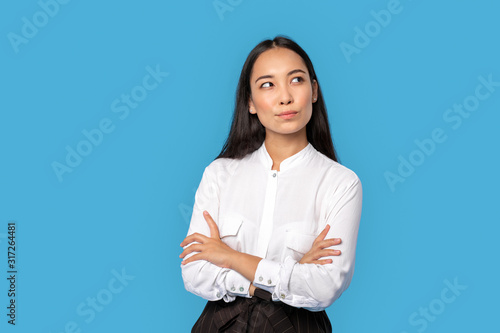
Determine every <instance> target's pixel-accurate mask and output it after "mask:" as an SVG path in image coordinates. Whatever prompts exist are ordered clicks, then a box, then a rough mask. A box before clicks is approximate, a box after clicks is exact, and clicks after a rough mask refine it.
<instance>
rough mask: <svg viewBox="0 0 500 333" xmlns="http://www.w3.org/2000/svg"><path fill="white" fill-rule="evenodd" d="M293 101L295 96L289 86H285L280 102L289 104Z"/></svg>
mask: <svg viewBox="0 0 500 333" xmlns="http://www.w3.org/2000/svg"><path fill="white" fill-rule="evenodd" d="M292 102H293V96H292V93H291V91H290V88H289V87H288V86H284V87H283V88H281V90H280V104H281V105H288V104H290V103H292Z"/></svg>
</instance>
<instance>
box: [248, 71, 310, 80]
mask: <svg viewBox="0 0 500 333" xmlns="http://www.w3.org/2000/svg"><path fill="white" fill-rule="evenodd" d="M295 73H304V74H306V72H304V71H303V70H302V69H299V68H297V69H293V70H291V71H289V72H288V74H287V75H286V76H290V75H293V74H295ZM273 77H274V75H262V76H259V77H258V78H257V80H255V83H257V81H259V80H262V79H272V78H273Z"/></svg>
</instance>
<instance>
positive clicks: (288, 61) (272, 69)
mask: <svg viewBox="0 0 500 333" xmlns="http://www.w3.org/2000/svg"><path fill="white" fill-rule="evenodd" d="M294 69H302V70H303V71H304V72H306V73H308V71H307V66H306V64H305V62H304V60H303V59H302V58H301V57H300V56H299V55H298V54H297V53H295V52H294V51H292V50H290V49H287V48H283V47H275V48H272V49H269V50H267V51H264V52H262V54H261V55H260V56H259V57H258V58H257V60H256V61H255V63H254V66H253V70H252V76H255V75H268V74H269V75H274V74H282V73H285V74H286V73H288V72H289V71H291V70H294Z"/></svg>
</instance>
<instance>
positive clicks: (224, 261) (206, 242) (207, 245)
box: [179, 211, 237, 268]
mask: <svg viewBox="0 0 500 333" xmlns="http://www.w3.org/2000/svg"><path fill="white" fill-rule="evenodd" d="M203 216H204V217H205V221H207V223H208V227H209V228H210V237H207V236H205V235H202V234H199V233H194V234H192V235H189V236H187V237H186V238H184V240H183V241H182V243H181V244H180V245H181V246H182V247H184V246H186V245H187V244H191V243H193V242H198V243H199V244H192V245H190V246H188V247H187V248H185V249H184V251H182V253H181V254H180V256H179V257H180V258H184V257H186V256H187V255H188V254H190V253H191V252H199V253H197V254H194V255H192V256H191V257H189V258H187V259H185V260H183V261H182V264H183V265H185V264H188V263H190V262H192V261H195V260H207V261H209V262H211V263H212V264H214V265H216V266H219V267H222V268H231V262H232V261H231V260H232V258H233V257H234V254H235V253H236V252H237V251H236V250H233V249H232V248H231V247H229V246H228V245H226V244H225V243H224V242H223V241H222V240H221V239H220V236H219V228H217V224H216V223H215V221H214V220H213V219H212V217H211V216H210V214H209V213H208V212H207V211H204V212H203Z"/></svg>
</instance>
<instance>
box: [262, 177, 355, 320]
mask: <svg viewBox="0 0 500 333" xmlns="http://www.w3.org/2000/svg"><path fill="white" fill-rule="evenodd" d="M328 201H329V209H328V214H327V217H326V223H327V224H330V226H331V228H330V230H329V232H328V234H327V236H326V237H325V239H329V238H341V240H342V243H341V244H339V245H336V246H333V247H331V248H332V249H338V250H340V251H341V254H340V255H339V256H330V257H325V258H322V259H326V258H330V259H332V261H333V262H332V263H330V264H325V265H319V264H300V263H298V262H297V261H295V260H294V259H292V257H290V256H287V257H285V259H284V260H283V262H277V261H271V260H268V259H262V260H261V261H260V262H259V265H258V266H257V270H256V272H255V280H254V281H253V284H254V285H255V286H256V287H259V288H262V289H264V290H267V291H269V292H270V293H271V294H272V298H273V300H280V301H282V302H284V303H286V304H288V305H291V306H294V307H302V308H305V309H307V310H310V311H322V310H324V309H326V308H327V307H329V306H330V305H331V304H332V303H333V302H334V301H335V300H336V299H337V298H339V297H340V295H341V294H342V293H343V292H344V290H346V289H347V287H348V286H349V284H350V282H351V279H352V275H353V272H354V259H355V252H356V241H357V235H358V229H359V221H360V218H361V206H362V187H361V182H360V181H359V178H358V177H357V176H356V177H355V179H354V181H351V182H349V183H348V185H347V186H346V187H344V188H343V189H342V190H340V189H337V190H335V191H334V192H333V193H332V194H331V195H330V196H329V199H328Z"/></svg>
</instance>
